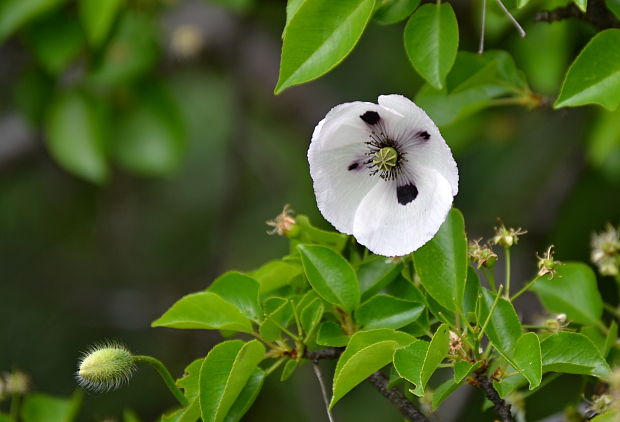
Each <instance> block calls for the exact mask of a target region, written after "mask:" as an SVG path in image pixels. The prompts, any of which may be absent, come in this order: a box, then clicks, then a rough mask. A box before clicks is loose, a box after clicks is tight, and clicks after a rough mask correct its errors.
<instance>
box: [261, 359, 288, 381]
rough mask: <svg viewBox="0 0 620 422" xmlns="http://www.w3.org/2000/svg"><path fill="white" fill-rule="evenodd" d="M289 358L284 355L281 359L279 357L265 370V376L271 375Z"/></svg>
mask: <svg viewBox="0 0 620 422" xmlns="http://www.w3.org/2000/svg"><path fill="white" fill-rule="evenodd" d="M287 359H288V358H287V357H286V356H282V357H281V358H280V359H278V360H277V361H276V362H275V363H274V364H273V365H271V366H270V367H269V368H267V370H266V371H265V376H269V375H271V374H272V373H273V372H274V371H275V370H276V369H278V368H279V367H280V366H281V365H282V364H283V363H284V362H285V361H286V360H287Z"/></svg>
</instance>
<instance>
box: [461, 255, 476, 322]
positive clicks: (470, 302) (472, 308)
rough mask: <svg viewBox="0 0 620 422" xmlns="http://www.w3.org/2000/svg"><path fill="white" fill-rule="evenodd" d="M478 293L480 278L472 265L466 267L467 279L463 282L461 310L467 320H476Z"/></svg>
mask: <svg viewBox="0 0 620 422" xmlns="http://www.w3.org/2000/svg"><path fill="white" fill-rule="evenodd" d="M479 295H480V278H479V277H478V274H477V273H476V270H474V267H472V266H469V267H468V268H467V281H466V282H465V294H464V295H463V305H462V306H461V312H462V314H463V316H465V318H467V320H468V321H470V322H474V321H475V320H476V315H475V314H476V304H477V303H478V296H479Z"/></svg>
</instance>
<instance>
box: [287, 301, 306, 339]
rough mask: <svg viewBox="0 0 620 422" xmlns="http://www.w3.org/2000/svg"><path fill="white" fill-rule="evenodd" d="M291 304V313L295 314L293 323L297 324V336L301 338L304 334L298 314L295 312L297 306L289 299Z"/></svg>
mask: <svg viewBox="0 0 620 422" xmlns="http://www.w3.org/2000/svg"><path fill="white" fill-rule="evenodd" d="M289 302H291V306H292V307H293V315H294V316H295V324H296V325H297V336H298V338H300V339H301V336H303V335H304V330H303V329H302V328H301V321H300V320H299V315H298V313H297V306H295V302H293V301H292V300H290V301H289Z"/></svg>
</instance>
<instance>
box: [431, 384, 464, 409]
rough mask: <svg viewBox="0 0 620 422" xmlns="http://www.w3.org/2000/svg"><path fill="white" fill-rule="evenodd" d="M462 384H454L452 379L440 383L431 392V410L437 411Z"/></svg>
mask: <svg viewBox="0 0 620 422" xmlns="http://www.w3.org/2000/svg"><path fill="white" fill-rule="evenodd" d="M461 385H463V384H462V383H457V382H455V381H454V380H453V379H452V378H451V379H449V380H447V381H445V382H444V383H442V384H441V385H440V386H439V387H437V389H436V390H435V391H433V399H432V402H431V405H432V408H433V410H435V409H437V408H438V407H439V405H440V404H441V403H443V401H444V400H445V399H447V398H448V397H450V395H451V394H452V393H454V392H455V391H456V389H457V388H459V387H460V386H461Z"/></svg>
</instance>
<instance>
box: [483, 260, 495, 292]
mask: <svg viewBox="0 0 620 422" xmlns="http://www.w3.org/2000/svg"><path fill="white" fill-rule="evenodd" d="M480 269H481V270H482V274H484V277H485V278H486V279H487V281H488V282H489V286H491V291H492V292H493V293H495V292H496V291H497V287H496V286H495V274H493V270H492V269H488V268H485V267H484V266H483V267H481V268H480Z"/></svg>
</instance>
